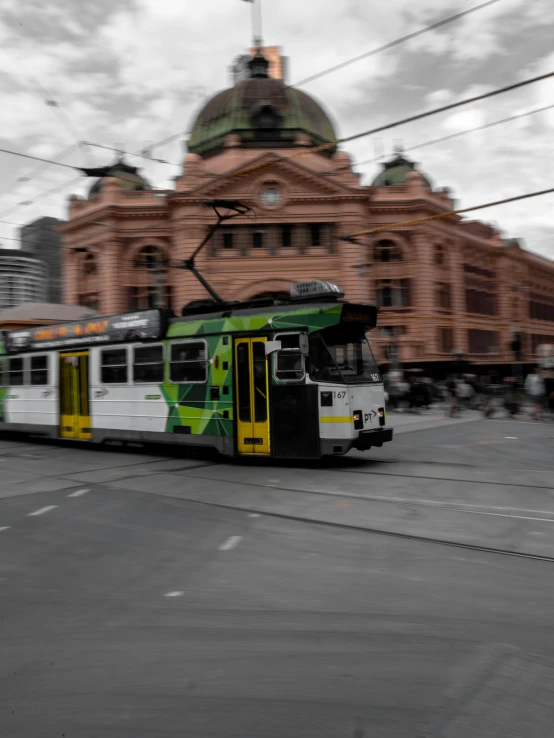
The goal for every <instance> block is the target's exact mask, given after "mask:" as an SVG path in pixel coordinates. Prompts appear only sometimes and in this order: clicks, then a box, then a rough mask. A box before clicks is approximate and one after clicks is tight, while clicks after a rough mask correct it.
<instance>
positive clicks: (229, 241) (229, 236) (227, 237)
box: [223, 231, 234, 249]
mask: <svg viewBox="0 0 554 738" xmlns="http://www.w3.org/2000/svg"><path fill="white" fill-rule="evenodd" d="M233 245H234V244H233V233H232V232H231V231H226V232H225V233H224V234H223V248H224V249H232V248H233Z"/></svg>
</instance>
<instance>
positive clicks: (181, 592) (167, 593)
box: [164, 589, 185, 597]
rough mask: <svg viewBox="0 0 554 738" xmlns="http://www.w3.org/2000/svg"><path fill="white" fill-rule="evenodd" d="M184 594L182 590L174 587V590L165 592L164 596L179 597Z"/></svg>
mask: <svg viewBox="0 0 554 738" xmlns="http://www.w3.org/2000/svg"><path fill="white" fill-rule="evenodd" d="M184 594H185V593H184V592H183V591H182V590H180V589H176V590H175V591H174V592H166V593H165V595H164V597H181V596H182V595H184Z"/></svg>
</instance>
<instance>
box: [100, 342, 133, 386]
mask: <svg viewBox="0 0 554 738" xmlns="http://www.w3.org/2000/svg"><path fill="white" fill-rule="evenodd" d="M100 381H101V383H102V384H127V349H124V348H123V349H105V350H104V351H102V352H101V354H100Z"/></svg>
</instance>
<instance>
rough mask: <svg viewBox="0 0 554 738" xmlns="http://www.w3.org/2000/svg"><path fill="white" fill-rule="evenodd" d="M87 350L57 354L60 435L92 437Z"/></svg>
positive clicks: (83, 438) (63, 436)
mask: <svg viewBox="0 0 554 738" xmlns="http://www.w3.org/2000/svg"><path fill="white" fill-rule="evenodd" d="M88 370H89V352H88V351H74V352H71V353H64V354H60V435H61V437H62V438H80V439H81V440H83V441H88V440H90V439H91V438H92V429H91V426H90V402H89V377H88V374H89V372H88Z"/></svg>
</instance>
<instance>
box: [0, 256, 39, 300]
mask: <svg viewBox="0 0 554 738" xmlns="http://www.w3.org/2000/svg"><path fill="white" fill-rule="evenodd" d="M46 281H47V269H46V265H45V264H44V262H42V261H41V260H40V259H37V258H35V255H34V254H33V253H32V252H29V251H24V250H22V249H1V248H0V310H7V309H8V308H12V307H16V306H17V305H22V304H24V303H27V302H45V300H46Z"/></svg>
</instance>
